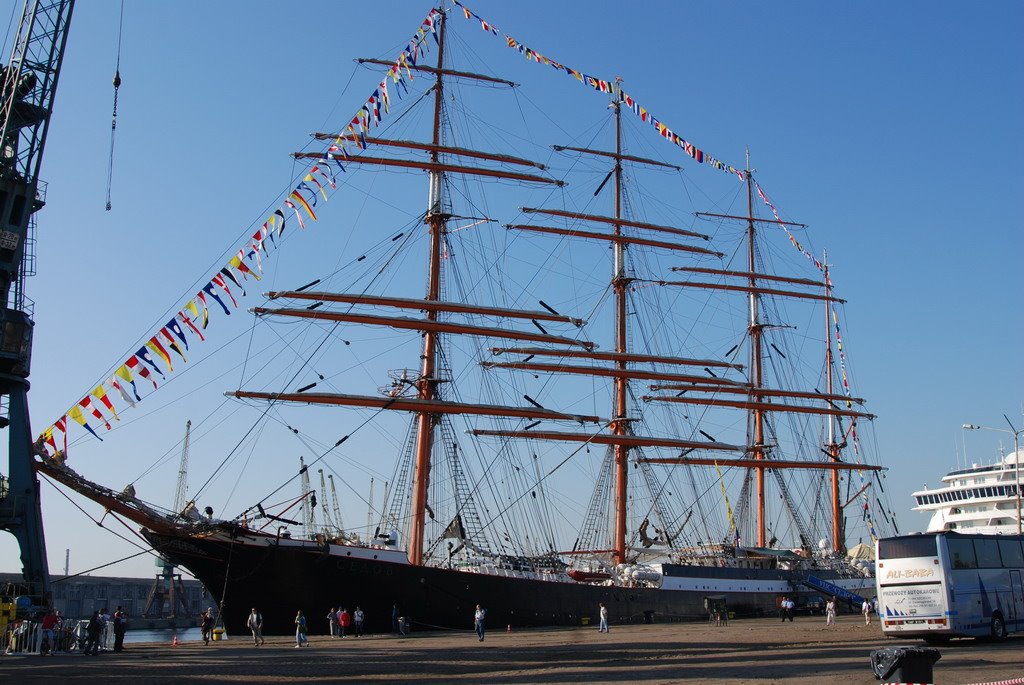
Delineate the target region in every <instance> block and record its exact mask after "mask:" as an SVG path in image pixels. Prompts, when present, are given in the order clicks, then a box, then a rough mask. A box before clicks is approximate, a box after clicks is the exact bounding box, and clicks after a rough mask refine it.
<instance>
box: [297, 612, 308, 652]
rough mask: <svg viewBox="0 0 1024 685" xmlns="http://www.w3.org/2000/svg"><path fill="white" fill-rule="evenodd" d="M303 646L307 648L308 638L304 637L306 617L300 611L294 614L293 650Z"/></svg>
mask: <svg viewBox="0 0 1024 685" xmlns="http://www.w3.org/2000/svg"><path fill="white" fill-rule="evenodd" d="M303 645H305V646H306V647H309V638H308V637H307V636H306V617H305V616H303V615H302V612H301V611H300V612H298V613H297V614H295V648H296V649H298V648H299V647H302V646H303Z"/></svg>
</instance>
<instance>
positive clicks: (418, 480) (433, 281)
mask: <svg viewBox="0 0 1024 685" xmlns="http://www.w3.org/2000/svg"><path fill="white" fill-rule="evenodd" d="M439 13H440V23H441V26H440V28H439V30H438V41H437V82H436V83H435V84H434V135H433V140H432V142H433V147H432V149H431V150H430V161H431V163H432V164H434V165H439V164H440V161H441V160H440V152H439V150H438V148H439V146H440V145H441V114H442V108H443V107H444V71H443V70H444V43H445V33H446V31H447V26H448V21H447V16H446V15H445V12H444V8H443V7H442V8H441V9H440V11H439ZM443 186H444V172H443V171H441V170H440V169H438V168H435V169H433V170H431V171H430V190H429V196H428V199H427V214H426V219H425V220H426V223H427V225H428V226H429V227H430V254H429V261H430V270H429V276H428V280H427V297H426V300H427V301H428V302H436V301H438V300H440V299H441V250H442V249H443V245H444V239H445V234H446V233H447V230H448V218H447V215H446V214H445V213H444V200H443V192H442V191H443ZM437 317H438V312H437V310H433V309H431V310H427V312H426V318H427V321H430V322H436V321H437ZM437 343H438V333H437V332H436V331H432V330H427V331H425V332H424V334H423V365H422V368H421V372H420V378H419V381H418V382H417V383H416V389H417V397H418V398H419V399H421V400H424V401H425V402H430V401H432V400H435V399H437V384H438V379H437V378H436V374H437ZM434 421H435V415H434V414H432V413H430V412H429V411H421V412H419V415H418V418H417V426H416V462H415V465H414V467H413V476H412V502H411V509H412V518H411V521H410V523H409V546H408V554H409V563H411V564H414V565H417V566H418V565H420V564H422V563H423V535H424V527H425V525H426V509H427V485H428V484H429V483H430V456H431V450H432V449H433V444H434Z"/></svg>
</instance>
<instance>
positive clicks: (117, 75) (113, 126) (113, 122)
mask: <svg viewBox="0 0 1024 685" xmlns="http://www.w3.org/2000/svg"><path fill="white" fill-rule="evenodd" d="M123 28H124V0H121V17H120V20H119V22H118V25H117V64H116V66H115V67H114V113H113V115H112V116H111V119H110V158H109V159H108V161H107V211H108V212H109V211H110V208H111V204H110V186H111V182H112V181H113V177H114V133H115V132H116V131H117V89H118V88H120V87H121V31H122V29H123Z"/></svg>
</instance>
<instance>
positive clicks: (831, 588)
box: [796, 576, 867, 608]
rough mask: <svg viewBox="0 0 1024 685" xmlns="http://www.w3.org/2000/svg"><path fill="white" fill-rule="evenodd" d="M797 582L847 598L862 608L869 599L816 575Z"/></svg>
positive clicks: (829, 594)
mask: <svg viewBox="0 0 1024 685" xmlns="http://www.w3.org/2000/svg"><path fill="white" fill-rule="evenodd" d="M796 583H797V585H806V586H807V587H809V588H811V589H812V590H817V591H818V592H820V593H822V594H824V595H826V596H828V597H836V598H838V599H845V600H846V601H847V602H853V604H854V606H856V607H857V608H860V606H861V605H862V604H864V602H866V601H867V600H866V599H864V598H863V597H861V596H860V595H858V594H857V593H855V592H850V591H849V590H847V589H846V588H843V587H840V586H838V585H834V584H832V583H830V582H828V581H827V580H822V579H821V578H816V577H815V576H807V577H806V578H804V579H803V580H798V581H796Z"/></svg>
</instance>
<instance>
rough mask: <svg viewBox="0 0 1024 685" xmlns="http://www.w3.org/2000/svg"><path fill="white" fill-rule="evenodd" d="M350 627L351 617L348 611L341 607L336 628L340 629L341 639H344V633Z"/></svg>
mask: <svg viewBox="0 0 1024 685" xmlns="http://www.w3.org/2000/svg"><path fill="white" fill-rule="evenodd" d="M350 625H352V616H351V615H350V614H349V613H348V609H346V608H344V607H342V608H341V613H339V614H338V626H339V627H340V628H341V636H342V637H345V633H346V631H347V630H348V627H349V626H350Z"/></svg>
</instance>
